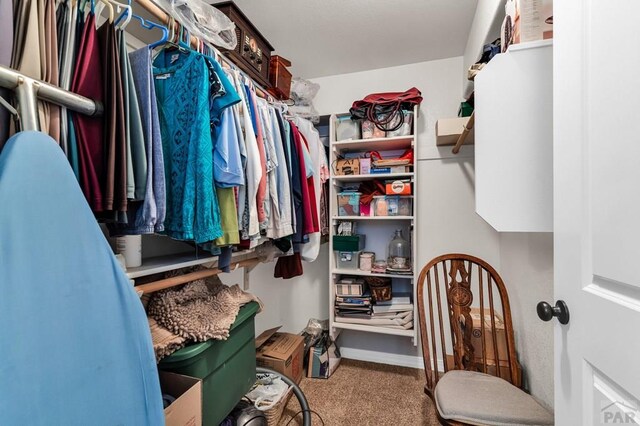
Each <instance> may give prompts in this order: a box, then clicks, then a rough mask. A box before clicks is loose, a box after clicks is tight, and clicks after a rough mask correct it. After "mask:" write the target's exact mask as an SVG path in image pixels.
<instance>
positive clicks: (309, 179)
mask: <svg viewBox="0 0 640 426" xmlns="http://www.w3.org/2000/svg"><path fill="white" fill-rule="evenodd" d="M290 124H291V134H292V136H293V142H294V144H295V146H296V150H297V152H298V160H299V162H300V179H301V181H302V182H301V186H302V235H303V236H305V237H307V238H303V241H302V242H307V241H308V235H309V234H312V233H314V232H318V231H319V229H320V228H319V226H318V218H317V212H316V201H315V186H314V182H313V169H312V168H311V159H310V158H309V154H308V147H307V144H306V141H305V140H304V137H303V136H302V135H301V134H300V132H299V131H298V128H297V127H296V126H295V124H294V123H293V122H290ZM294 242H296V241H294ZM298 242H300V241H298Z"/></svg>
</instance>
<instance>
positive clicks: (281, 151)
mask: <svg viewBox="0 0 640 426" xmlns="http://www.w3.org/2000/svg"><path fill="white" fill-rule="evenodd" d="M267 111H268V119H269V121H270V125H269V129H270V132H271V137H272V138H273V147H274V150H275V155H276V164H277V168H276V184H275V187H276V191H277V195H278V211H279V213H280V217H279V219H278V221H277V222H275V224H274V229H273V236H272V237H271V238H274V239H278V238H284V237H287V236H289V235H292V234H293V232H294V231H293V224H292V216H293V212H292V203H291V184H290V181H291V178H290V172H289V170H290V167H289V164H288V161H287V157H286V155H285V148H284V143H283V140H282V135H283V133H282V131H281V129H280V123H279V121H278V118H277V114H276V110H275V108H273V107H270V108H268V109H267Z"/></svg>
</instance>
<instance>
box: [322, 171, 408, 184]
mask: <svg viewBox="0 0 640 426" xmlns="http://www.w3.org/2000/svg"><path fill="white" fill-rule="evenodd" d="M413 176H414V173H413V172H406V173H370V174H366V175H344V176H331V179H333V180H335V181H338V182H352V181H356V182H359V181H365V180H374V179H411V178H413Z"/></svg>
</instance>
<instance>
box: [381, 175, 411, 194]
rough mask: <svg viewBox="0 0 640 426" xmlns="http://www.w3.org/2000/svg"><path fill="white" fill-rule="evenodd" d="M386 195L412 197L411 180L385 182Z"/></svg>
mask: <svg viewBox="0 0 640 426" xmlns="http://www.w3.org/2000/svg"><path fill="white" fill-rule="evenodd" d="M385 193H386V194H387V195H411V179H398V180H387V181H385Z"/></svg>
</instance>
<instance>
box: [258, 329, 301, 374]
mask: <svg viewBox="0 0 640 426" xmlns="http://www.w3.org/2000/svg"><path fill="white" fill-rule="evenodd" d="M279 329H280V327H276V328H272V329H270V330H267V331H265V332H264V333H262V334H261V335H260V336H258V337H257V338H256V359H257V363H258V365H259V366H260V367H267V368H271V369H272V370H276V371H277V372H279V373H282V374H284V375H285V376H287V377H289V378H290V379H291V380H293V381H294V382H296V383H300V380H302V364H303V355H304V338H303V337H302V336H299V335H297V334H291V333H278V332H277V331H278V330H279Z"/></svg>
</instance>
